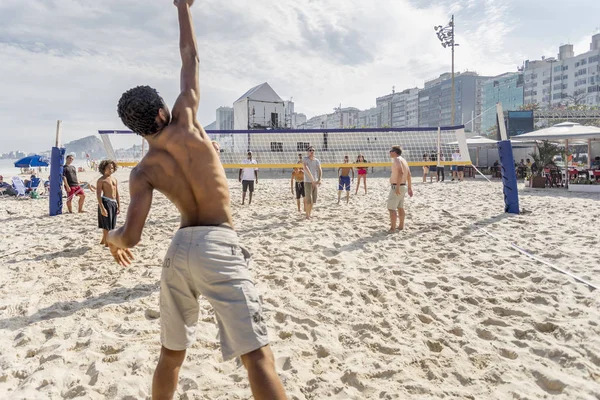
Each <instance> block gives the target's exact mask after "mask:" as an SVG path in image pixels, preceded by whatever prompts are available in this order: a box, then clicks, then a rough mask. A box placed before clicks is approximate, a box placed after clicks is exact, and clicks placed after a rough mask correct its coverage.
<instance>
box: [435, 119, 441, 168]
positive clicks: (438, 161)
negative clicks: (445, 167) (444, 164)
mask: <svg viewBox="0 0 600 400" xmlns="http://www.w3.org/2000/svg"><path fill="white" fill-rule="evenodd" d="M441 155H442V128H440V127H439V126H438V135H437V157H436V158H437V166H438V168H439V167H440V162H441V161H442V160H441V158H442V157H441ZM438 176H439V175H438Z"/></svg>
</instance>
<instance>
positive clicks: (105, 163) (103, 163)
mask: <svg viewBox="0 0 600 400" xmlns="http://www.w3.org/2000/svg"><path fill="white" fill-rule="evenodd" d="M111 164H112V166H113V168H114V170H115V171H116V170H117V163H116V162H114V161H113V160H102V161H100V165H98V172H100V173H101V174H102V175H104V170H105V169H106V167H108V166H109V165H111Z"/></svg>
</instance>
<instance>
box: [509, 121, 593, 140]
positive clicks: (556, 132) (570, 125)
mask: <svg viewBox="0 0 600 400" xmlns="http://www.w3.org/2000/svg"><path fill="white" fill-rule="evenodd" d="M511 139H512V140H516V141H528V140H529V141H530V140H550V141H562V140H600V128H597V127H595V126H585V125H581V124H578V123H576V122H563V123H562V124H558V125H554V126H551V127H550V128H546V129H540V130H538V131H533V132H529V133H525V134H523V135H519V136H513V137H512V138H511Z"/></svg>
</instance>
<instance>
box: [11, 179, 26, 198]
mask: <svg viewBox="0 0 600 400" xmlns="http://www.w3.org/2000/svg"><path fill="white" fill-rule="evenodd" d="M12 183H13V186H14V187H15V190H16V191H17V198H19V197H25V196H26V195H25V184H24V183H23V180H22V179H21V178H19V177H18V176H13V177H12Z"/></svg>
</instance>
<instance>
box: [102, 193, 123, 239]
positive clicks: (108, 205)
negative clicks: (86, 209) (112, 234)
mask: <svg viewBox="0 0 600 400" xmlns="http://www.w3.org/2000/svg"><path fill="white" fill-rule="evenodd" d="M102 204H103V205H104V208H105V209H106V212H107V213H108V215H107V216H106V217H105V216H104V215H102V211H101V210H100V206H98V228H100V229H104V230H107V231H112V230H113V229H115V227H116V226H117V209H118V206H117V201H116V200H114V199H109V198H108V197H104V196H102Z"/></svg>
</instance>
